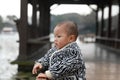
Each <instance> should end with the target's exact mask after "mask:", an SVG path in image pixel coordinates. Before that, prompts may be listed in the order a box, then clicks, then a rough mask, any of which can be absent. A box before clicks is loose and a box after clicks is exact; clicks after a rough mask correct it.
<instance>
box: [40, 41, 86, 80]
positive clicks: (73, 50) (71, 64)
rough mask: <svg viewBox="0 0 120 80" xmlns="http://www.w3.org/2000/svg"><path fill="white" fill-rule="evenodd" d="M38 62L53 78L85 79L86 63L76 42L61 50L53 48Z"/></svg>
mask: <svg viewBox="0 0 120 80" xmlns="http://www.w3.org/2000/svg"><path fill="white" fill-rule="evenodd" d="M38 62H39V63H41V64H42V66H43V70H44V71H45V73H46V75H47V76H49V77H51V78H52V80H85V64H84V61H83V57H82V54H81V52H80V48H79V46H78V45H77V43H76V42H72V43H70V44H68V45H66V46H65V47H63V48H62V49H60V50H57V49H56V47H53V48H51V49H50V50H49V51H48V52H47V54H46V55H45V56H44V57H42V58H41V59H39V60H38Z"/></svg>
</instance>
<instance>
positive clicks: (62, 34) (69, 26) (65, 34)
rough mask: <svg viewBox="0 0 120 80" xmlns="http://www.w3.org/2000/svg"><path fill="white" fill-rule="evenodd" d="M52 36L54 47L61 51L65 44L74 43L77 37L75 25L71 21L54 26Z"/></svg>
mask: <svg viewBox="0 0 120 80" xmlns="http://www.w3.org/2000/svg"><path fill="white" fill-rule="evenodd" d="M54 35H55V40H54V43H55V46H56V47H57V48H58V49H61V48H63V47H64V46H66V45H67V44H69V43H71V42H74V41H76V39H77V36H78V29H77V25H76V24H75V23H74V22H72V21H64V22H61V23H59V24H57V25H56V27H55V29H54Z"/></svg>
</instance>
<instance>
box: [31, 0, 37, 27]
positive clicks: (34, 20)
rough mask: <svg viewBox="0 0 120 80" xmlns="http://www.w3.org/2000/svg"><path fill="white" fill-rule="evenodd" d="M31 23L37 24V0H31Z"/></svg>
mask: <svg viewBox="0 0 120 80" xmlns="http://www.w3.org/2000/svg"><path fill="white" fill-rule="evenodd" d="M32 10H33V12H32V25H33V26H37V1H36V0H33V9H32Z"/></svg>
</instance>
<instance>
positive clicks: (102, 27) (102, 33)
mask: <svg viewBox="0 0 120 80" xmlns="http://www.w3.org/2000/svg"><path fill="white" fill-rule="evenodd" d="M101 22H102V23H101V24H102V25H101V31H100V32H101V34H100V35H101V37H103V36H104V31H103V29H104V5H102V21H101Z"/></svg>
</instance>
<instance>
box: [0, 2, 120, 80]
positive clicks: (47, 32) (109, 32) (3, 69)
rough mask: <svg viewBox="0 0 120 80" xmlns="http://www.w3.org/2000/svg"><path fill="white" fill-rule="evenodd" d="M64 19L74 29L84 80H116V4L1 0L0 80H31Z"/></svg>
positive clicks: (119, 23) (119, 36)
mask: <svg viewBox="0 0 120 80" xmlns="http://www.w3.org/2000/svg"><path fill="white" fill-rule="evenodd" d="M41 1H42V0H41ZM46 3H47V4H46ZM46 6H47V7H46ZM64 20H71V21H74V22H76V23H77V25H78V31H79V36H78V39H77V41H76V42H77V43H78V45H79V46H80V48H81V52H82V54H83V56H84V60H85V64H86V78H87V79H88V80H119V79H120V76H119V75H120V1H119V0H105V1H98V0H90V1H89V0H86V1H83V0H70V1H69V0H61V2H60V1H58V0H48V1H46V0H45V1H43V2H40V1H39V0H0V65H1V66H0V80H35V76H36V75H32V73H31V71H32V67H33V65H34V61H35V60H37V59H39V58H40V57H41V56H43V55H44V54H45V53H46V51H47V50H48V49H49V48H50V47H51V46H52V45H53V40H54V36H53V33H52V32H53V29H54V27H55V25H56V24H57V23H59V22H61V21H64Z"/></svg>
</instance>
